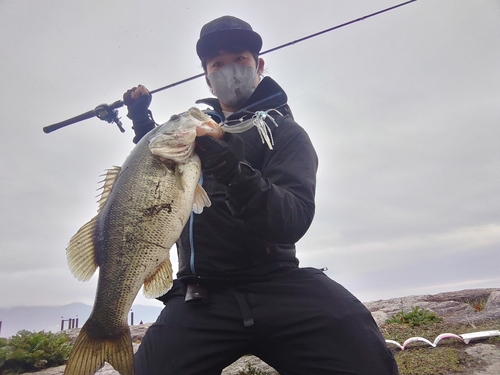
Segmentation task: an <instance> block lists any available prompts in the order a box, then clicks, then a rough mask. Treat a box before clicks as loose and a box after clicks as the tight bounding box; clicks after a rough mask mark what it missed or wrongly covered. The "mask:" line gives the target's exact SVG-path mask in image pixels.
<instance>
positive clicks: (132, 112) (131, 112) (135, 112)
mask: <svg viewBox="0 0 500 375" xmlns="http://www.w3.org/2000/svg"><path fill="white" fill-rule="evenodd" d="M139 87H141V86H140V85H139ZM137 89H138V87H134V88H132V89H130V90H128V91H127V92H126V93H125V94H123V103H125V105H126V106H127V109H128V113H127V117H128V118H129V119H131V120H132V122H133V126H132V129H134V132H135V137H134V139H133V142H134V143H137V142H139V140H140V139H141V138H142V137H144V136H145V135H146V134H147V133H148V132H150V131H151V130H152V129H154V127H155V122H154V120H153V115H152V113H151V111H150V110H149V109H148V108H149V105H150V104H151V99H152V97H151V94H150V93H149V92H148V91H147V89H146V88H145V87H141V94H139V96H138V97H137V98H136V99H134V98H133V97H132V94H133V93H134V91H136V90H137ZM144 92H146V93H147V94H145V93H144Z"/></svg>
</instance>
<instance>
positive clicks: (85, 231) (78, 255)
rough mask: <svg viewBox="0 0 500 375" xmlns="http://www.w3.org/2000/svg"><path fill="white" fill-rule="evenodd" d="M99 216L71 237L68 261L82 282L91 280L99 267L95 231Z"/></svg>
mask: <svg viewBox="0 0 500 375" xmlns="http://www.w3.org/2000/svg"><path fill="white" fill-rule="evenodd" d="M96 222H97V216H95V217H94V218H93V219H92V220H90V221H89V222H88V223H87V224H85V225H84V226H82V227H81V228H80V229H79V230H78V232H76V234H75V235H74V236H73V237H71V240H70V241H69V244H68V247H67V248H66V259H67V261H68V266H69V269H70V271H71V273H72V274H73V276H75V277H76V278H77V279H78V280H80V281H87V280H90V278H91V277H92V275H93V274H94V273H95V271H96V269H97V267H98V265H97V262H96V260H95V255H94V239H93V237H94V230H95V226H96Z"/></svg>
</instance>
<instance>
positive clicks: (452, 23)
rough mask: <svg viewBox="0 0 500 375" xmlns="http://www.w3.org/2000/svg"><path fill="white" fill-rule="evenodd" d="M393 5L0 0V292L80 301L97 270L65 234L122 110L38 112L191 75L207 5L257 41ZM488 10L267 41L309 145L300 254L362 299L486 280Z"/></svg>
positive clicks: (402, 15)
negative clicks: (82, 272)
mask: <svg viewBox="0 0 500 375" xmlns="http://www.w3.org/2000/svg"><path fill="white" fill-rule="evenodd" d="M400 2H403V1H399V2H398V1H397V0H356V1H352V0H313V1H297V0H294V1H284V0H281V1H273V0H266V1H261V0H254V1H247V2H242V1H234V0H231V1H210V2H205V1H193V0H178V1H175V0H168V1H167V0H156V1H154V0H143V1H140V2H139V1H132V0H120V1H118V0H115V1H105V2H103V1H101V0H91V1H67V0H44V1H39V0H0V82H1V85H0V100H1V101H0V103H1V105H0V108H1V111H0V132H1V138H0V139H1V143H2V147H1V149H0V153H1V154H0V165H1V168H2V169H1V171H2V178H1V181H0V191H1V197H0V209H1V217H0V220H1V222H0V307H9V306H16V305H52V304H67V303H70V302H75V301H80V302H85V303H89V304H91V303H92V302H93V299H94V292H95V288H96V281H97V275H96V276H94V277H93V278H92V280H91V281H90V282H87V283H83V282H79V281H77V280H76V279H74V278H73V276H72V275H71V273H70V271H69V269H68V267H67V265H66V255H65V248H66V245H67V244H68V241H69V239H70V238H71V236H72V235H73V234H74V233H75V232H76V231H77V230H78V229H79V228H80V227H81V226H82V225H83V224H84V223H86V222H87V221H88V220H89V219H90V218H91V217H93V216H94V215H95V213H96V210H97V204H96V201H97V199H96V196H97V194H98V192H97V191H96V189H97V188H98V187H99V184H98V181H100V180H101V178H100V177H99V176H100V175H101V174H103V173H104V170H105V169H107V168H109V167H110V166H112V165H121V164H122V163H123V161H124V160H125V158H126V156H127V155H128V154H129V152H130V151H131V149H132V147H133V144H132V141H131V140H132V137H133V131H132V130H131V129H130V126H131V123H130V121H129V120H128V119H127V118H126V117H125V114H126V111H125V110H124V109H123V108H122V109H121V110H120V115H121V116H122V117H123V122H124V127H125V128H126V130H127V131H126V133H124V134H122V133H120V132H119V131H118V129H117V127H116V126H115V125H112V124H107V123H105V122H102V121H100V120H98V119H97V118H93V119H90V120H86V121H84V122H81V123H78V124H74V125H72V126H69V127H66V128H64V129H60V130H58V131H56V132H53V133H51V134H45V133H43V131H42V128H43V127H44V126H46V125H50V124H53V123H56V122H59V121H62V120H65V119H67V118H70V117H73V116H76V115H78V114H80V113H83V112H86V111H88V110H90V109H93V108H94V107H96V106H97V105H98V104H101V103H112V102H114V101H116V100H118V99H121V97H122V94H123V92H125V91H126V90H127V89H129V88H130V87H132V86H135V85H137V84H139V83H140V84H144V85H146V86H147V87H148V88H150V89H151V90H153V89H155V88H158V87H162V86H165V85H167V84H170V83H172V82H175V81H178V80H181V79H184V78H187V77H190V76H192V75H195V74H198V73H200V72H201V66H200V63H199V61H198V59H197V56H196V53H195V44H196V41H197V39H198V36H199V30H200V28H201V27H202V25H203V24H205V23H206V22H208V21H210V20H212V19H214V18H216V17H219V16H222V15H226V14H230V15H234V16H237V17H240V18H243V19H245V20H246V21H248V22H249V23H251V24H252V26H253V27H254V29H255V30H256V31H257V32H259V33H260V34H261V36H262V37H263V40H264V47H263V49H264V50H266V49H270V48H272V47H275V46H277V45H281V44H284V43H287V42H289V41H292V40H296V39H299V38H302V37H304V36H306V35H309V34H313V33H316V32H318V31H321V30H324V29H328V28H330V27H333V26H335V25H338V24H341V23H344V22H347V21H350V20H353V19H356V18H359V17H361V16H364V15H367V14H370V13H373V12H376V11H379V10H381V9H384V8H388V7H390V6H393V5H396V4H398V3H400ZM499 25H500V2H499V1H498V0H439V1H435V0H418V1H416V2H414V3H411V4H409V5H406V6H403V7H401V8H398V9H395V10H392V11H390V12H387V13H384V14H381V15H379V16H376V17H373V18H369V19H367V20H364V21H362V22H358V23H355V24H353V25H350V26H347V27H344V28H341V29H338V30H336V31H333V32H330V33H327V34H324V35H321V36H319V37H316V38H314V39H310V40H307V41H304V42H301V43H297V44H295V45H294V46H291V47H287V48H285V49H282V50H279V51H276V52H273V53H270V54H267V55H265V56H264V60H265V61H266V74H267V75H269V76H271V77H273V78H274V79H275V80H277V81H278V83H279V84H280V85H281V86H282V87H283V88H284V89H285V91H286V92H287V94H288V97H289V104H290V106H291V107H292V110H293V112H294V115H295V118H296V120H297V122H298V123H299V124H301V125H302V126H303V127H304V128H305V129H306V131H307V132H308V133H309V135H310V137H311V139H312V141H313V143H314V145H315V147H316V150H317V152H318V155H319V159H320V168H319V172H318V185H317V201H316V203H317V211H316V217H315V220H314V222H313V224H312V226H311V229H310V230H309V232H308V233H307V235H306V236H305V237H304V238H303V239H302V240H301V241H300V242H299V244H298V256H299V258H300V260H301V265H303V266H314V267H328V271H327V274H328V275H329V276H330V277H331V278H333V279H335V280H336V281H338V282H340V283H341V284H343V285H344V286H345V287H347V288H348V289H349V290H351V291H352V292H353V293H354V294H355V295H357V296H358V297H359V298H360V299H361V300H362V301H372V300H377V299H385V298H391V297H398V296H405V295H411V294H433V293H438V292H444V291H452V290H461V289H468V288H483V287H496V288H498V287H500V273H499V268H500V267H499V264H500V68H499V67H500V27H499ZM209 95H210V93H209V91H208V89H207V88H206V85H205V83H204V80H203V79H198V80H195V81H192V82H190V83H187V84H184V85H182V86H179V87H176V88H172V89H170V90H167V91H163V92H160V93H157V94H155V95H154V97H153V103H152V105H151V109H152V111H153V113H154V115H155V119H156V121H157V122H164V121H166V120H167V119H168V118H169V117H170V116H171V115H172V114H175V113H179V112H183V111H185V110H186V109H187V108H189V107H190V106H192V105H193V104H194V102H195V100H196V99H198V98H200V97H205V96H209ZM202 108H203V107H202ZM136 303H149V304H158V305H160V304H159V303H158V302H155V301H151V300H146V299H145V298H144V297H142V296H140V297H138V299H137V300H136Z"/></svg>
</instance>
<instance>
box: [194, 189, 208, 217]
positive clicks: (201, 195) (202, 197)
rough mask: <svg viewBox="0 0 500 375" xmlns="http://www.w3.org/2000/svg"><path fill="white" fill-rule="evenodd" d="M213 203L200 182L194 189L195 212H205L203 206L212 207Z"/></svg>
mask: <svg viewBox="0 0 500 375" xmlns="http://www.w3.org/2000/svg"><path fill="white" fill-rule="evenodd" d="M211 205H212V202H211V201H210V198H209V197H208V194H207V192H206V191H205V189H203V187H202V186H201V185H200V184H198V185H196V189H195V191H194V200H193V212H194V213H195V214H201V213H202V212H203V207H210V206H211Z"/></svg>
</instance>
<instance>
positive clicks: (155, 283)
mask: <svg viewBox="0 0 500 375" xmlns="http://www.w3.org/2000/svg"><path fill="white" fill-rule="evenodd" d="M172 275H173V271H172V263H170V259H169V258H167V259H166V260H165V261H164V262H163V263H162V264H161V265H160V268H158V270H157V271H156V273H155V274H154V275H152V276H151V277H149V278H148V279H146V280H145V281H144V288H143V289H142V292H143V293H144V296H145V297H146V298H156V297H160V296H162V295H164V294H165V293H167V292H168V291H169V290H170V288H171V287H172Z"/></svg>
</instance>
